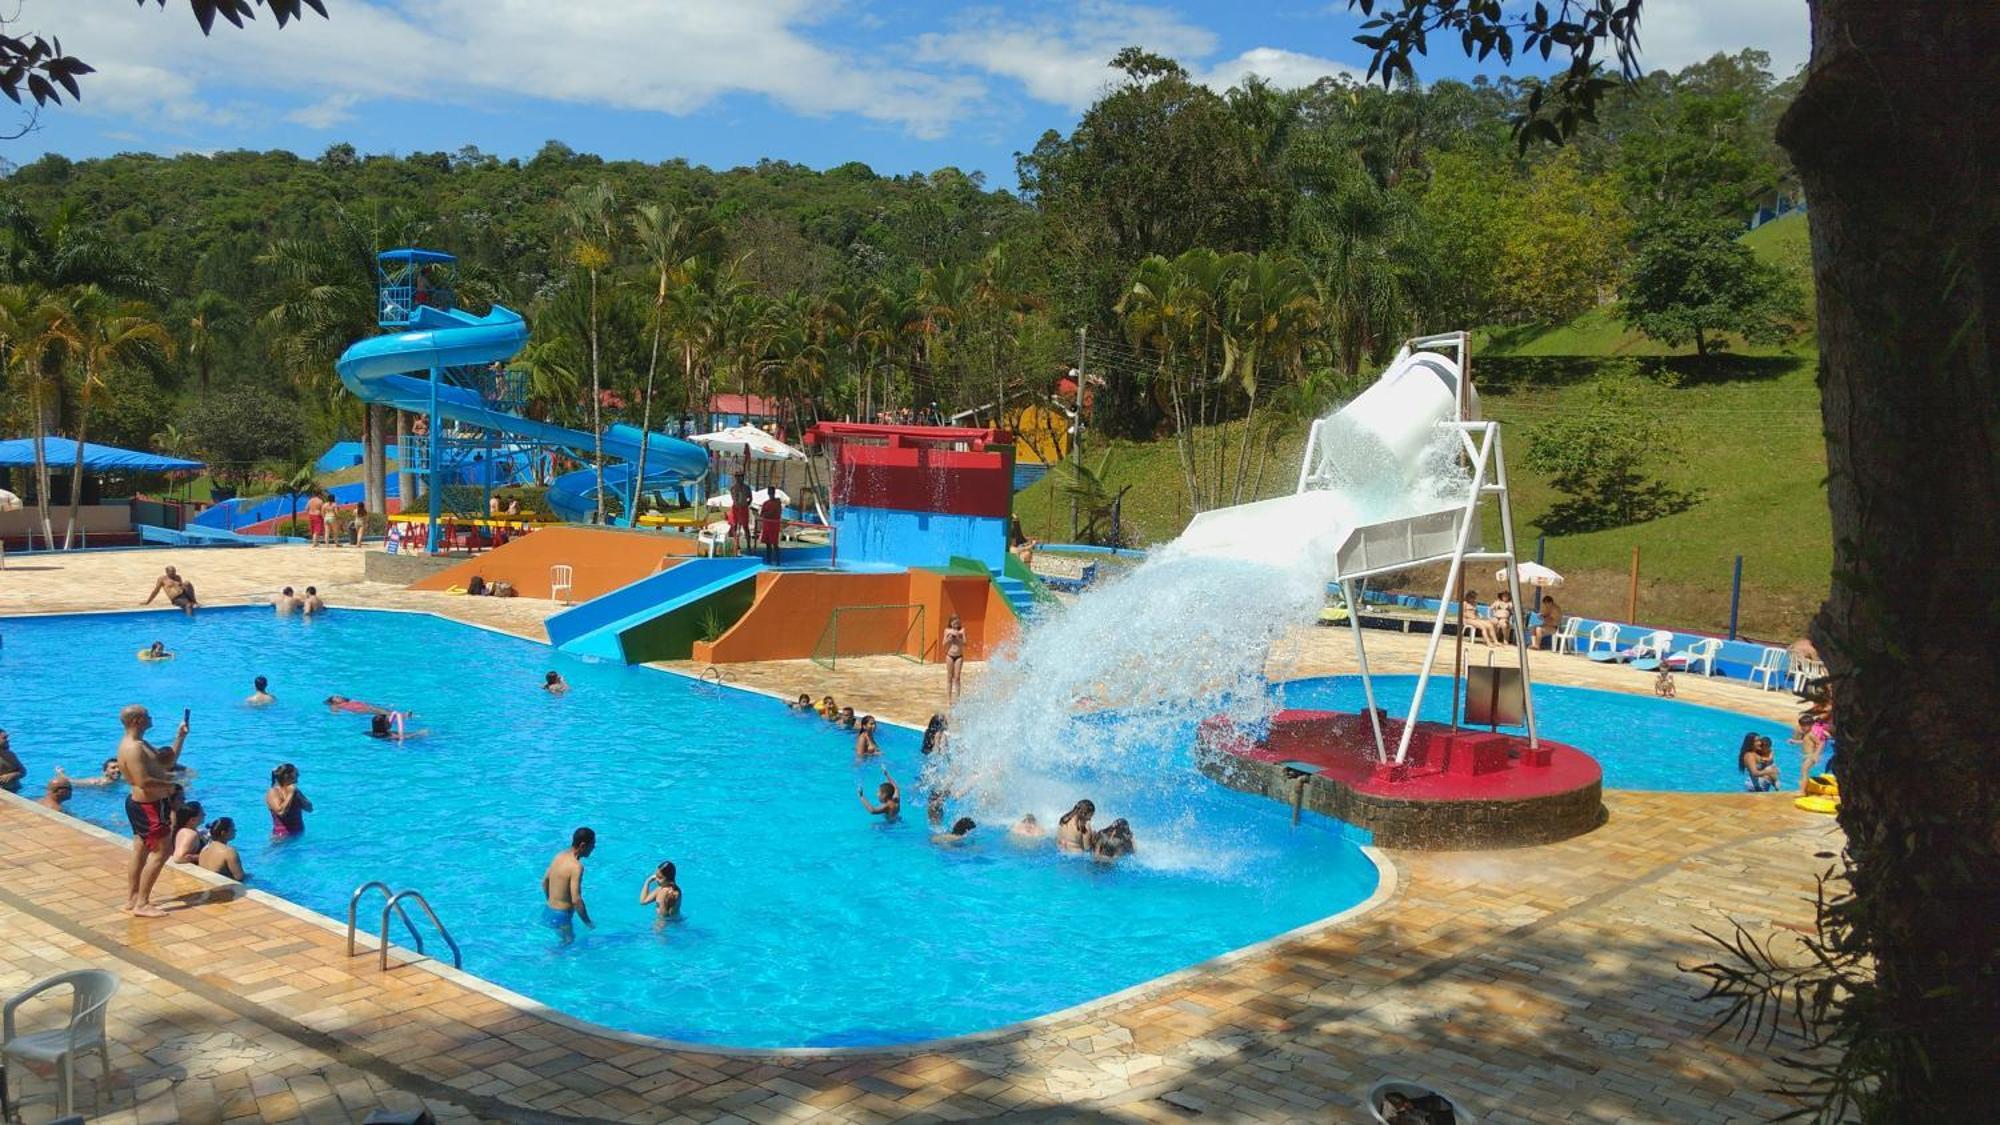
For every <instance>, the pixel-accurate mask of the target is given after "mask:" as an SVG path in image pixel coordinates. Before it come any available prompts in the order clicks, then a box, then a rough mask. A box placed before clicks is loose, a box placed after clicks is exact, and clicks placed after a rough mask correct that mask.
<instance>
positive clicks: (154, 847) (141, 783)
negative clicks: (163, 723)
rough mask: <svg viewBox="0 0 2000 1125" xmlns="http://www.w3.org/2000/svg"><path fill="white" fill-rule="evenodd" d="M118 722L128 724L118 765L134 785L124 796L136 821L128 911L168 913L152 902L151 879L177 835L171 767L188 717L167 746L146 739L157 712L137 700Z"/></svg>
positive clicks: (185, 732)
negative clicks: (128, 794) (146, 707)
mask: <svg viewBox="0 0 2000 1125" xmlns="http://www.w3.org/2000/svg"><path fill="white" fill-rule="evenodd" d="M118 721H119V722H121V723H123V724H124V725H125V737H124V738H122V739H120V740H119V741H118V766H119V769H120V771H121V772H123V773H124V775H125V780H126V781H127V782H128V783H129V784H130V785H131V786H132V792H131V795H130V796H128V797H126V798H125V819H126V821H127V822H128V823H130V824H131V826H132V862H131V864H130V865H128V867H127V868H126V873H125V874H126V880H125V884H126V891H127V894H126V898H125V907H124V910H125V912H126V913H127V914H131V915H135V916H137V917H140V918H164V917H166V914H167V912H166V911H164V910H161V909H160V908H159V907H157V906H154V905H153V884H154V883H155V882H158V881H159V878H160V869H161V868H163V867H165V866H166V865H167V845H168V843H170V842H171V841H172V839H173V822H174V818H173V809H172V805H173V792H174V779H173V771H174V766H175V764H176V763H177V762H179V761H180V756H181V747H182V746H183V745H185V744H186V743H187V736H188V724H187V717H186V716H185V715H183V716H182V717H181V725H180V729H179V730H177V731H175V732H174V741H173V744H172V745H170V746H165V747H154V746H153V745H151V744H150V743H148V742H147V741H146V737H145V736H146V732H147V731H148V730H150V729H151V728H152V726H153V716H152V714H151V713H150V712H148V711H147V710H146V709H145V708H144V707H142V706H140V705H139V704H137V703H134V704H131V705H129V706H127V707H126V708H125V709H124V710H122V711H120V712H118Z"/></svg>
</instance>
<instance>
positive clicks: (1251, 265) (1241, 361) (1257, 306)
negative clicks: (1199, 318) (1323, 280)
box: [1222, 252, 1314, 504]
mask: <svg viewBox="0 0 2000 1125" xmlns="http://www.w3.org/2000/svg"><path fill="white" fill-rule="evenodd" d="M1313 304H1314V303H1313V284H1312V279H1311V277H1310V276H1309V275H1308V274H1307V273H1306V271H1305V267H1304V266H1302V265H1300V264H1299V262H1298V260H1297V259H1296V258H1293V257H1291V256H1290V255H1288V254H1272V253H1268V252H1263V253H1259V254H1257V255H1255V256H1254V257H1250V256H1245V257H1242V258H1240V259H1239V261H1238V262H1237V265H1236V268H1235V270H1234V271H1233V272H1232V273H1231V275H1230V279H1229V319H1228V321H1227V322H1226V327H1225V328H1224V333H1223V348H1224V355H1225V356H1226V357H1227V358H1225V360H1224V362H1223V372H1222V373H1223V377H1224V378H1228V377H1229V376H1231V375H1232V374H1233V375H1234V376H1235V377H1236V379H1237V381H1238V382H1239V383H1241V384H1242V387H1243V393H1244V394H1245V396H1247V397H1248V399H1249V409H1248V410H1247V411H1246V412H1245V414H1244V433H1243V443H1242V444H1241V445H1240V446H1238V447H1237V452H1236V485H1235V489H1234V491H1233V492H1232V493H1231V496H1230V501H1229V502H1230V503H1231V504H1240V503H1242V502H1243V481H1244V474H1245V473H1246V472H1247V471H1248V469H1249V464H1250V444H1251V434H1252V433H1253V432H1255V429H1256V425H1257V391H1258V388H1259V387H1260V386H1261V380H1260V379H1259V378H1258V374H1259V371H1260V369H1261V368H1262V367H1263V365H1264V364H1265V362H1266V361H1271V362H1273V363H1274V364H1275V365H1277V366H1279V367H1281V368H1283V367H1286V366H1288V365H1289V364H1290V363H1291V362H1292V361H1293V360H1295V358H1296V356H1297V354H1298V352H1299V350H1300V348H1301V347H1302V346H1303V341H1304V336H1305V332H1304V329H1305V326H1306V323H1307V320H1308V318H1309V317H1310V315H1311V313H1312V310H1313Z"/></svg>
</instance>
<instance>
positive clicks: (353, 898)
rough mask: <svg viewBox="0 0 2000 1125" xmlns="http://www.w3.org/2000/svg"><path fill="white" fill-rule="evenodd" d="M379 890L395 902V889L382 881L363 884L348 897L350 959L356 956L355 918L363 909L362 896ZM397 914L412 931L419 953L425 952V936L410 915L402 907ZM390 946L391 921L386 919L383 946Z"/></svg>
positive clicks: (398, 908)
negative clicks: (419, 931) (418, 929)
mask: <svg viewBox="0 0 2000 1125" xmlns="http://www.w3.org/2000/svg"><path fill="white" fill-rule="evenodd" d="M377 889H379V890H381V892H382V897H383V898H385V899H388V900H389V901H390V902H392V903H393V902H394V901H395V896H396V891H395V889H394V888H393V887H391V886H389V884H387V883H384V882H383V881H382V880H380V879H373V880H370V881H369V882H366V883H363V884H361V885H360V886H358V887H356V888H354V893H353V894H351V895H349V896H347V955H348V956H349V957H352V956H354V916H355V914H356V913H357V912H359V910H360V909H361V896H362V895H365V894H367V893H368V892H369V891H371V890H377ZM396 914H397V915H398V916H399V917H401V918H402V919H403V926H404V927H405V928H406V929H408V930H409V931H410V937H411V939H412V940H414V941H415V942H416V943H417V952H418V953H422V952H423V951H424V935H422V934H420V933H418V932H417V926H416V923H414V922H412V921H410V916H409V914H408V913H406V912H405V911H404V910H403V909H402V908H401V907H400V906H399V907H397V908H396ZM388 944H389V920H388V918H386V917H385V918H383V919H382V945H383V946H384V947H385V948H386V947H387V946H388Z"/></svg>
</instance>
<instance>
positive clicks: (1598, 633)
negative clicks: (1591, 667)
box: [1583, 621, 1619, 661]
mask: <svg viewBox="0 0 2000 1125" xmlns="http://www.w3.org/2000/svg"><path fill="white" fill-rule="evenodd" d="M1618 632H1619V630H1618V623H1617V622H1616V621H1600V622H1598V623H1597V624H1595V625H1592V626H1591V627H1590V640H1589V641H1588V642H1586V643H1585V645H1584V648H1583V654H1584V655H1585V656H1588V657H1590V658H1591V659H1592V660H1596V661H1605V660H1616V659H1618ZM1599 645H1602V646H1604V648H1605V649H1606V650H1607V651H1605V652H1603V653H1599V652H1598V651H1597V648H1598V646H1599Z"/></svg>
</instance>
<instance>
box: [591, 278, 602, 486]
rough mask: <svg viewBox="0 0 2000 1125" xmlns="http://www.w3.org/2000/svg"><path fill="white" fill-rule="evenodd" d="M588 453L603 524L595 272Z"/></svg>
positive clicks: (600, 390) (600, 411)
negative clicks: (594, 476)
mask: <svg viewBox="0 0 2000 1125" xmlns="http://www.w3.org/2000/svg"><path fill="white" fill-rule="evenodd" d="M590 452H591V457H592V458H593V460H594V462H595V468H596V469H597V514H596V516H595V517H594V518H593V522H595V523H599V524H602V523H603V522H604V386H603V383H602V382H601V381H600V379H599V377H598V373H597V271H596V270H591V271H590Z"/></svg>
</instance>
